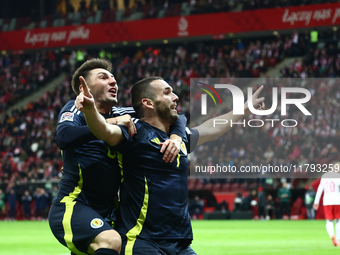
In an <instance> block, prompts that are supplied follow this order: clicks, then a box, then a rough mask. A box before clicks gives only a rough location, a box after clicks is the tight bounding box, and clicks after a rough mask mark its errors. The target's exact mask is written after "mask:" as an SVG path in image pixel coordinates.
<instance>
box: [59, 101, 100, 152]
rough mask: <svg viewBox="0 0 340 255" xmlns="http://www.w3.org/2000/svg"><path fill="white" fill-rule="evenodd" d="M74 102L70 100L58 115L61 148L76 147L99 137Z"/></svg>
mask: <svg viewBox="0 0 340 255" xmlns="http://www.w3.org/2000/svg"><path fill="white" fill-rule="evenodd" d="M73 102H74V101H70V102H68V103H67V104H66V105H65V107H64V108H63V109H62V110H61V112H60V113H59V116H58V125H57V133H56V142H57V144H58V146H59V148H60V149H61V150H64V149H70V148H75V147H78V146H79V145H82V144H84V143H87V142H89V141H91V140H95V139H97V138H96V137H95V136H94V135H93V134H92V132H91V131H90V129H89V128H88V126H87V124H86V121H85V118H84V115H83V114H82V113H81V112H80V111H78V109H77V108H76V107H75V105H74V103H73Z"/></svg>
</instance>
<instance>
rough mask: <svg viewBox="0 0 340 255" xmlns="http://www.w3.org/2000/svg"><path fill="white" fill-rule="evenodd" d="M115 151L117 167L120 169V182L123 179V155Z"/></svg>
mask: <svg viewBox="0 0 340 255" xmlns="http://www.w3.org/2000/svg"><path fill="white" fill-rule="evenodd" d="M116 153H117V159H118V166H119V169H120V176H121V177H122V179H121V180H120V182H123V181H124V171H123V155H122V154H121V153H119V152H118V151H116Z"/></svg>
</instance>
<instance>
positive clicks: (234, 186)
mask: <svg viewBox="0 0 340 255" xmlns="http://www.w3.org/2000/svg"><path fill="white" fill-rule="evenodd" d="M230 189H231V191H232V192H238V191H240V184H239V183H238V182H234V183H232V184H231V188H230Z"/></svg>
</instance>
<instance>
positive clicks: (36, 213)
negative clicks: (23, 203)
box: [33, 187, 41, 220]
mask: <svg viewBox="0 0 340 255" xmlns="http://www.w3.org/2000/svg"><path fill="white" fill-rule="evenodd" d="M33 199H34V202H35V203H34V216H35V219H36V220H37V219H38V218H39V217H41V211H40V208H41V206H40V203H41V191H40V188H39V187H37V188H36V190H35V192H34V194H33Z"/></svg>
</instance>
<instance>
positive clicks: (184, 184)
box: [114, 120, 198, 240]
mask: <svg viewBox="0 0 340 255" xmlns="http://www.w3.org/2000/svg"><path fill="white" fill-rule="evenodd" d="M135 124H136V128H137V134H136V135H135V136H134V137H132V138H130V137H129V135H128V133H127V130H126V128H125V127H122V126H120V127H121V129H122V131H123V134H124V136H125V138H126V140H125V141H124V142H123V143H122V144H120V145H119V146H116V147H114V148H115V149H116V150H117V151H118V152H117V157H118V161H119V165H120V167H121V169H122V183H121V188H120V204H119V212H118V217H117V222H116V230H117V231H118V232H119V233H120V234H121V235H123V236H126V237H127V239H128V240H135V239H136V236H139V237H141V238H147V239H176V240H177V239H192V229H191V223H190V217H189V213H188V180H187V176H188V160H187V155H188V151H189V148H190V147H189V141H190V140H191V141H190V142H191V145H192V148H193V147H194V146H193V145H196V143H197V140H198V131H197V130H196V129H188V128H187V129H186V130H187V132H186V135H185V136H184V137H183V142H182V144H181V150H180V153H179V154H178V155H177V157H176V159H175V160H174V162H173V163H165V162H164V161H163V159H162V157H163V154H162V153H160V151H159V150H160V143H161V142H164V141H165V140H167V139H168V138H169V135H168V134H167V133H166V132H164V131H162V130H160V129H158V128H155V127H153V126H151V125H149V124H148V123H146V122H143V121H140V120H136V123H135Z"/></svg>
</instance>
